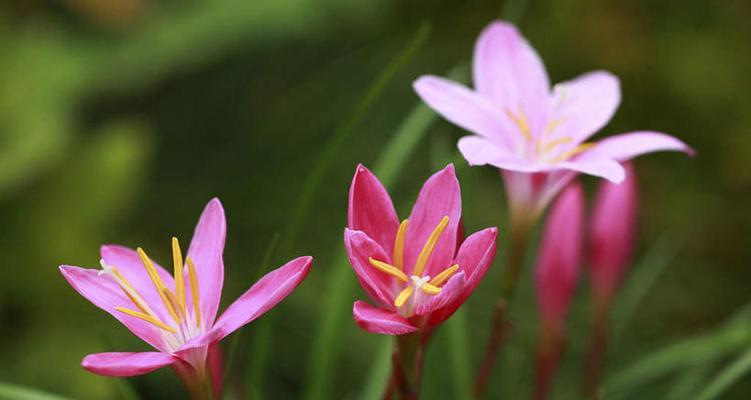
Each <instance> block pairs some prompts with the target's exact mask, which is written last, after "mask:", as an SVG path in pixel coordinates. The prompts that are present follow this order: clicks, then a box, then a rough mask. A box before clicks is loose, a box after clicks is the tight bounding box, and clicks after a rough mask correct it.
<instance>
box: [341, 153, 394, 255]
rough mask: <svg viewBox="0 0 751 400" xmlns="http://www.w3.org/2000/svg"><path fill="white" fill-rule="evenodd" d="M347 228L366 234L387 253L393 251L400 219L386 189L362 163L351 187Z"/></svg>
mask: <svg viewBox="0 0 751 400" xmlns="http://www.w3.org/2000/svg"><path fill="white" fill-rule="evenodd" d="M347 225H348V228H349V229H353V230H357V231H363V232H365V234H367V235H368V237H370V238H372V239H373V240H375V241H376V243H378V244H379V245H380V246H381V247H382V248H383V249H384V250H385V251H386V252H388V254H392V253H393V251H394V240H395V239H396V232H397V230H398V229H399V219H398V218H397V216H396V211H395V210H394V204H393V203H392V202H391V197H389V194H388V192H386V188H384V187H383V184H381V181H379V180H378V178H376V177H375V175H373V173H372V172H370V171H369V170H368V169H367V168H365V167H364V166H363V165H362V164H360V165H358V166H357V170H356V171H355V176H354V178H352V185H351V186H350V188H349V212H348V223H347Z"/></svg>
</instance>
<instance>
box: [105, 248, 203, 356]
mask: <svg viewBox="0 0 751 400" xmlns="http://www.w3.org/2000/svg"><path fill="white" fill-rule="evenodd" d="M136 252H137V253H138V256H139V257H140V258H141V262H142V263H143V266H144V268H145V269H146V273H147V274H148V275H149V278H150V279H151V282H152V283H153V284H154V288H155V289H156V291H157V293H159V297H160V299H161V300H162V303H163V305H164V308H165V309H166V310H167V312H168V314H169V315H170V317H171V321H169V320H165V319H163V318H160V317H159V314H157V313H156V312H154V309H153V308H152V307H151V306H150V305H149V303H148V302H147V301H146V300H145V299H144V298H143V296H141V294H140V293H138V291H137V290H136V289H135V288H134V287H133V285H131V284H130V282H128V280H127V279H125V277H124V276H123V275H122V274H121V273H120V271H119V270H118V268H117V267H116V266H114V265H107V264H106V263H105V262H104V260H101V261H100V264H101V265H102V271H100V272H99V274H100V275H108V276H110V277H112V279H114V280H115V282H116V283H117V284H118V286H120V289H122V291H123V293H125V295H126V296H127V297H128V299H130V301H131V302H132V303H133V305H134V306H135V308H136V309H137V310H133V309H130V308H126V307H116V308H115V309H116V310H117V311H120V312H121V313H124V314H127V315H130V316H132V317H135V318H138V319H141V320H143V321H146V322H148V323H150V324H152V325H154V326H156V327H158V328H159V329H161V332H162V333H163V335H162V336H163V338H164V340H165V343H166V344H167V346H168V347H170V348H171V349H172V350H173V351H174V350H177V349H178V348H179V347H180V345H181V344H182V343H185V342H186V341H188V340H189V339H190V338H192V337H194V336H196V334H197V333H198V332H199V331H200V329H201V309H200V306H199V304H200V301H199V299H200V296H199V289H198V275H197V274H196V267H195V264H193V260H191V258H190V257H186V260H185V261H186V263H187V268H185V265H184V264H183V256H182V252H181V251H180V244H179V242H178V241H177V238H174V237H173V238H172V261H173V265H174V277H175V290H174V292H173V291H172V290H170V289H169V288H168V287H167V286H166V285H165V284H164V281H162V278H161V277H160V276H159V273H158V272H157V270H156V267H155V266H154V263H153V261H151V259H150V258H149V256H148V255H146V252H145V251H143V249H141V248H140V247H139V248H137V249H136ZM186 270H187V271H186ZM186 275H187V280H188V282H189V284H190V292H191V298H192V301H193V310H192V311H193V313H189V312H188V309H187V293H186V290H185V289H186V287H185V280H186Z"/></svg>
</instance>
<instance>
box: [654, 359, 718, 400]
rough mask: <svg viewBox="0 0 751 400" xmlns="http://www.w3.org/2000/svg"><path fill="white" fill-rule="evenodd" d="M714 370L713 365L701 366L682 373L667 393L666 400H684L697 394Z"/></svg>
mask: <svg viewBox="0 0 751 400" xmlns="http://www.w3.org/2000/svg"><path fill="white" fill-rule="evenodd" d="M711 370H712V365H711V364H706V365H700V366H698V367H695V368H691V369H689V370H687V371H685V372H683V373H681V374H680V375H679V376H678V377H677V378H676V379H675V381H674V382H673V384H672V387H671V388H670V389H669V390H668V391H667V392H666V393H665V398H664V400H684V399H687V398H690V397H691V395H692V394H694V393H697V392H698V391H699V389H700V388H701V387H702V386H703V384H704V382H705V380H706V378H707V376H708V375H709V373H710V371H711Z"/></svg>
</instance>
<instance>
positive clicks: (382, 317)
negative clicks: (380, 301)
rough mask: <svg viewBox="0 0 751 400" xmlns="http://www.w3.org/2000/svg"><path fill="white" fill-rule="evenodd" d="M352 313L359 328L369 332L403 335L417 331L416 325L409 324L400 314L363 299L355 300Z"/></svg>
mask: <svg viewBox="0 0 751 400" xmlns="http://www.w3.org/2000/svg"><path fill="white" fill-rule="evenodd" d="M352 315H353V316H354V317H355V322H356V323H357V325H358V326H359V327H360V328H362V329H364V330H366V331H368V332H371V333H378V334H382V335H403V334H405V333H412V332H416V331H417V327H416V326H414V325H412V324H410V323H409V321H407V320H406V319H404V318H403V317H401V316H400V315H398V314H395V313H393V312H391V311H386V310H383V309H380V308H376V307H373V306H371V305H370V304H368V303H366V302H364V301H356V302H355V305H354V307H353V308H352Z"/></svg>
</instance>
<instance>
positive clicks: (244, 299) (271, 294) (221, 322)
mask: <svg viewBox="0 0 751 400" xmlns="http://www.w3.org/2000/svg"><path fill="white" fill-rule="evenodd" d="M312 262H313V257H307V256H306V257H298V258H295V259H294V260H292V261H289V262H288V263H286V264H284V265H283V266H281V267H279V268H277V269H275V270H273V271H271V272H269V273H268V274H266V275H265V276H264V277H263V278H261V279H260V280H259V281H258V282H256V283H255V284H254V285H253V286H252V287H251V288H250V289H248V291H247V292H245V293H243V295H242V296H240V297H239V298H238V299H237V300H235V302H234V303H232V305H230V306H229V307H228V308H227V310H225V311H224V313H222V315H221V316H220V317H219V319H218V320H217V322H216V325H215V326H214V329H221V332H222V334H221V336H220V337H219V340H221V339H222V338H223V337H225V336H227V335H229V334H230V333H232V332H234V331H235V330H237V329H238V328H240V327H242V326H243V325H245V324H247V323H249V322H251V321H253V320H254V319H256V318H258V317H259V316H261V315H263V313H265V312H266V311H268V310H269V309H271V308H272V307H274V306H275V305H277V304H278V303H279V302H280V301H282V300H284V298H285V297H287V296H288V295H289V294H290V293H291V292H292V291H293V290H294V289H295V288H296V287H297V285H299V284H300V282H302V280H303V279H305V277H306V276H307V275H308V271H310V265H311V263H312Z"/></svg>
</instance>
